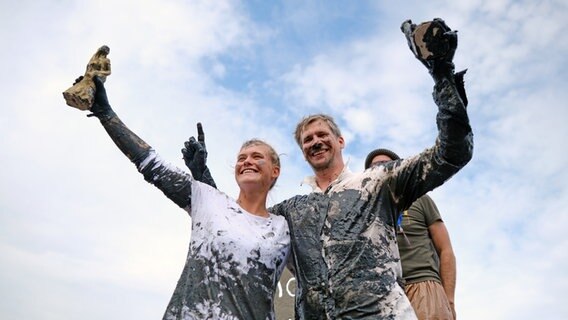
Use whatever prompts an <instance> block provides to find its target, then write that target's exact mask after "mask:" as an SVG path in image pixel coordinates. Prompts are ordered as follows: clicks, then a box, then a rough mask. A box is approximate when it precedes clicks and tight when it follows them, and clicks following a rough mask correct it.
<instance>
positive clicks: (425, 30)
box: [400, 18, 467, 106]
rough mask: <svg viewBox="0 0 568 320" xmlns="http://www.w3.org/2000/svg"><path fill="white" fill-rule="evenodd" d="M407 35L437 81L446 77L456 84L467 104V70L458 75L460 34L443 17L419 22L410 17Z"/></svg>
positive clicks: (403, 29)
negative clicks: (415, 22)
mask: <svg viewBox="0 0 568 320" xmlns="http://www.w3.org/2000/svg"><path fill="white" fill-rule="evenodd" d="M400 29H401V30H402V32H403V33H404V35H405V36H406V40H407V42H408V47H409V48H410V50H411V51H412V53H414V56H415V57H416V58H417V59H418V60H419V61H420V62H422V64H424V65H425V66H426V68H428V71H429V72H430V75H432V78H434V81H435V82H436V83H438V82H439V81H441V80H442V79H444V78H446V79H448V80H450V81H453V82H454V83H455V84H456V88H457V90H458V93H459V95H460V97H461V98H462V101H463V103H464V104H465V105H466V106H467V96H466V94H465V88H464V81H463V78H464V75H465V73H466V71H467V69H465V70H462V71H460V72H458V73H455V74H454V69H455V67H454V63H453V61H452V60H453V59H454V54H455V53H456V49H457V47H458V34H457V31H455V30H454V31H453V30H452V29H450V27H448V25H447V24H446V22H444V20H442V19H440V18H435V19H434V20H432V21H428V22H423V23H421V24H419V25H415V24H414V23H412V21H411V20H406V21H404V22H403V23H402V25H401V26H400Z"/></svg>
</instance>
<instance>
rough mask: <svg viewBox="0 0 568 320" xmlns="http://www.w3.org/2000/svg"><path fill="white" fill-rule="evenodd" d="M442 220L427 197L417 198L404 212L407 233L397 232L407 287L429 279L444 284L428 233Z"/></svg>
mask: <svg viewBox="0 0 568 320" xmlns="http://www.w3.org/2000/svg"><path fill="white" fill-rule="evenodd" d="M441 220H442V218H441V216H440V212H438V208H437V207H436V204H435V203H434V201H432V199H431V198H430V197H429V196H428V195H424V196H422V197H420V198H418V200H416V201H415V202H414V203H413V204H412V205H411V206H410V208H408V210H406V211H404V212H403V213H402V222H401V226H402V229H403V231H404V234H403V233H402V232H400V230H398V232H397V239H398V250H399V252H400V261H401V264H402V276H403V278H404V280H405V281H406V283H407V284H408V283H415V282H421V281H426V280H434V281H438V282H441V280H440V258H439V257H438V253H437V252H436V248H435V247H434V243H433V242H432V239H431V238H430V233H429V232H428V227H429V226H430V225H432V224H433V223H434V222H436V221H441ZM404 235H406V237H405V236H404Z"/></svg>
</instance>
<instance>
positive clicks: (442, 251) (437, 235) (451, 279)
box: [428, 220, 456, 319]
mask: <svg viewBox="0 0 568 320" xmlns="http://www.w3.org/2000/svg"><path fill="white" fill-rule="evenodd" d="M428 232H429V233H430V237H431V238H432V242H433V243H434V247H435V248H436V251H437V252H438V256H439V257H440V278H441V279H442V286H443V287H444V291H445V292H446V296H447V297H448V300H449V301H450V306H451V308H452V313H453V314H454V319H455V317H456V311H455V307H454V293H455V288H456V257H455V255H454V250H453V249H452V243H451V241H450V235H449V233H448V230H447V229H446V225H445V224H444V222H442V221H440V220H438V221H436V222H434V223H433V224H431V225H430V226H429V227H428Z"/></svg>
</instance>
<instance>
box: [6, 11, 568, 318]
mask: <svg viewBox="0 0 568 320" xmlns="http://www.w3.org/2000/svg"><path fill="white" fill-rule="evenodd" d="M403 3H404V4H403ZM567 6H568V5H567V3H566V1H563V0H557V1H555V0H547V1H546V0H545V1H529V0H527V1H506V0H464V1H459V2H458V1H406V2H401V1H347V0H346V1H323V0H322V1H305V0H302V1H295V0H291V1H288V0H287V1H261V0H254V1H243V2H240V1H229V0H227V1H222V0H216V1H206V0H204V1H181V0H180V1H177V0H159V1H150V0H148V1H120V0H114V1H72V0H66V1H55V0H53V1H37V0H21V1H1V2H0V18H1V19H0V21H2V22H1V25H2V28H0V39H2V47H3V50H1V51H0V60H1V61H4V62H3V67H2V72H0V97H1V99H2V102H1V103H0V108H1V111H2V116H1V117H0V136H1V138H0V150H1V152H2V153H1V158H2V168H3V170H2V171H1V172H0V188H1V190H0V290H1V294H0V296H1V299H0V318H2V319H47V320H55V319H159V318H161V317H162V315H163V312H164V310H165V308H166V305H167V303H168V301H169V299H170V297H171V294H172V292H173V289H174V287H175V285H176V282H177V279H178V278H179V275H180V273H181V270H182V267H183V264H184V262H185V258H186V254H187V248H188V244H189V236H190V220H189V218H188V216H187V214H186V213H185V212H184V211H183V210H181V209H179V208H178V207H177V206H176V205H175V204H173V203H172V202H171V201H170V200H168V199H167V198H166V197H165V196H164V195H163V194H162V193H161V192H160V191H159V190H157V189H155V188H154V187H153V186H151V185H150V184H148V183H146V182H145V181H144V180H143V179H142V176H140V174H138V172H137V171H136V169H135V167H134V166H133V165H132V164H131V163H130V162H129V161H128V160H127V158H126V157H125V156H123V155H122V153H120V152H119V151H118V149H117V148H116V147H115V145H114V144H113V143H112V142H111V140H110V138H109V137H108V136H107V134H106V133H105V131H104V130H103V128H102V127H101V125H100V124H99V122H98V121H97V120H96V119H94V118H87V117H86V114H87V112H83V111H79V110H77V109H74V108H71V107H68V106H67V105H66V104H65V101H64V99H63V97H62V94H61V93H62V92H63V91H64V90H65V89H67V88H68V87H70V86H71V84H72V83H73V80H74V79H75V78H76V77H77V76H79V75H81V74H83V72H84V70H85V66H86V64H87V62H88V60H89V58H90V57H91V55H92V54H93V53H94V52H95V51H96V49H97V48H98V47H100V46H101V45H108V46H109V47H110V50H111V51H110V55H109V56H108V57H109V58H110V59H111V61H112V75H111V76H109V78H108V79H107V82H106V87H107V93H108V96H109V100H110V103H111V105H112V106H113V108H114V110H115V111H116V112H117V114H119V116H120V117H121V119H122V120H123V121H124V122H125V123H126V124H127V125H128V126H129V127H130V128H131V129H132V130H133V131H134V132H136V133H137V134H138V135H139V136H141V137H142V138H143V139H145V140H146V141H147V142H148V143H149V144H150V145H152V146H153V147H154V148H155V149H156V150H157V151H158V152H159V153H160V154H161V155H162V156H163V157H164V158H166V159H168V160H169V161H171V162H172V163H174V164H176V165H178V166H180V167H183V161H182V159H181V153H180V149H181V148H182V146H183V142H184V141H185V140H186V139H187V138H188V137H189V136H191V135H194V134H195V124H196V122H198V121H201V122H202V123H203V126H204V128H205V133H206V141H207V143H208V149H209V167H210V168H211V171H212V173H213V175H214V176H215V178H216V180H217V184H218V186H219V188H220V189H221V190H223V191H225V192H226V193H228V194H229V195H231V196H236V195H237V190H238V188H237V185H236V183H235V181H234V177H233V173H232V172H233V167H232V165H233V163H234V162H235V156H236V153H237V151H238V148H239V146H240V144H241V143H242V142H243V141H244V140H245V139H249V138H252V137H257V138H261V139H264V140H266V141H268V142H270V143H271V144H272V145H273V146H274V147H275V148H276V150H277V151H278V152H279V153H280V154H281V158H282V175H281V177H280V179H279V182H278V184H277V185H276V187H275V189H274V190H273V191H272V192H271V195H270V204H274V203H277V202H279V201H282V200H285V199H287V198H289V197H291V196H293V195H295V194H297V193H306V192H308V191H309V190H308V189H307V187H306V186H300V182H301V180H302V179H303V178H304V177H305V176H306V175H309V174H311V170H310V168H309V166H308V165H307V164H306V163H305V161H304V160H303V158H302V156H301V153H300V150H299V148H298V147H297V146H296V145H295V142H294V140H293V136H292V132H293V130H294V128H295V125H296V123H297V121H298V120H299V119H300V118H301V117H302V116H305V115H307V114H310V113H319V112H325V113H329V114H331V115H332V116H334V117H335V118H336V120H337V121H338V122H339V124H340V126H341V128H342V130H343V134H344V136H345V138H346V143H347V147H346V149H345V152H344V153H345V156H346V158H348V159H349V167H350V168H351V170H354V171H358V170H361V169H362V167H363V160H364V158H365V156H366V155H367V153H368V152H369V151H370V150H372V149H374V148H377V147H384V148H390V149H392V150H394V151H396V152H397V153H398V154H399V155H400V156H402V157H408V156H411V155H413V154H416V153H418V152H420V151H422V150H423V149H424V148H427V147H429V146H431V145H432V144H433V143H434V140H435V137H436V126H435V115H436V111H437V107H436V105H435V104H434V102H433V101H432V95H431V92H432V86H433V81H432V80H431V78H430V76H429V75H428V73H427V71H426V69H425V68H424V67H423V66H422V64H420V63H419V62H418V61H417V60H416V59H415V58H414V56H413V55H412V54H411V52H410V51H409V50H408V47H407V44H406V40H405V38H404V36H403V34H402V33H401V32H400V29H399V27H400V24H401V23H402V22H403V21H404V20H405V19H408V18H410V19H412V20H413V21H415V22H421V21H425V20H429V19H432V18H434V17H441V18H444V19H445V21H446V22H447V24H448V25H449V26H450V27H452V28H453V29H457V30H459V32H458V35H459V48H458V51H457V53H456V57H455V63H456V68H457V69H460V70H461V69H464V68H468V70H469V71H468V73H467V75H466V88H467V92H468V96H469V114H470V117H471V124H472V127H473V129H474V134H475V150H474V157H473V160H472V161H471V162H470V163H469V164H468V165H467V166H466V167H465V168H464V169H463V170H462V171H460V172H459V173H458V174H457V175H456V176H455V177H454V178H452V179H451V180H450V181H449V182H447V183H446V184H445V185H443V186H442V187H440V188H438V189H436V190H435V191H433V192H431V196H432V198H433V199H434V200H435V202H436V203H437V205H438V207H439V209H440V211H441V214H442V216H443V218H444V220H445V222H446V225H447V227H448V230H449V232H450V236H451V240H452V244H453V247H454V251H455V253H456V256H457V261H458V282H457V292H456V309H457V313H458V317H459V318H460V319H461V320H465V319H527V320H528V319H530V320H532V319H567V318H568V304H566V292H567V290H568V237H567V236H566V232H567V228H568V214H567V212H566V211H567V210H568V209H567V208H568V183H567V181H568V170H566V165H567V164H568V150H567V148H568V147H567V146H568V142H567V141H566V140H567V139H568V125H567V124H566V123H567V121H568V105H567V101H568V90H567V89H568V81H567V79H568V77H567V73H568V64H567V62H568V61H567V58H566V57H567V56H568V36H567V32H566V30H568V22H567V21H568V20H567V19H566V17H568V8H567Z"/></svg>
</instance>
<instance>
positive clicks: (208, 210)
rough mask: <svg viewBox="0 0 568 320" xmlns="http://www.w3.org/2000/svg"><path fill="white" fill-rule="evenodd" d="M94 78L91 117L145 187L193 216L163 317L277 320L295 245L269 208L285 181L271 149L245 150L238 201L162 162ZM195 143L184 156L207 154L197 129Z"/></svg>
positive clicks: (247, 146)
mask: <svg viewBox="0 0 568 320" xmlns="http://www.w3.org/2000/svg"><path fill="white" fill-rule="evenodd" d="M93 80H94V83H95V85H96V92H95V102H94V104H93V107H92V108H91V112H92V116H95V117H97V118H99V119H100V121H101V123H102V125H103V127H104V128H105V130H106V131H107V133H108V134H109V136H110V137H111V138H112V140H113V141H114V143H115V144H116V145H117V146H118V148H119V149H120V150H121V151H122V152H123V153H124V154H125V155H126V156H127V157H128V158H129V159H130V160H131V161H132V162H133V163H134V164H135V165H136V167H137V168H138V171H139V172H140V173H141V174H142V175H143V176H144V178H145V179H146V181H148V182H150V183H151V184H153V185H154V186H156V187H157V188H159V189H160V190H161V191H162V192H163V193H164V194H165V195H166V196H167V197H168V198H170V199H171V200H172V201H174V202H175V203H176V204H177V205H178V206H179V207H181V208H182V209H184V210H186V211H187V212H188V213H189V215H190V216H191V224H192V227H191V231H192V232H191V240H190V241H191V242H190V246H189V253H188V255H187V260H186V263H185V267H184V269H183V272H182V275H181V277H180V279H179V281H178V284H177V287H176V289H175V291H174V294H173V296H172V298H171V300H170V303H169V305H168V307H167V309H166V312H165V314H164V319H263V320H264V319H274V318H275V313H274V293H275V291H276V289H277V283H278V280H279V278H280V275H281V273H282V271H283V269H284V265H285V263H286V260H287V258H288V253H289V246H290V236H289V230H288V225H287V223H286V220H285V219H284V218H283V217H279V216H275V215H272V214H270V213H269V212H268V211H267V209H266V198H267V194H268V191H269V190H270V188H271V187H272V186H273V185H274V183H275V182H276V179H277V178H278V176H279V175H280V161H279V159H278V155H277V154H276V152H275V151H274V149H273V148H272V147H271V146H270V145H269V144H267V143H265V142H263V141H261V140H257V139H253V140H249V141H247V142H245V143H244V144H243V146H242V147H241V150H240V152H239V154H238V156H237V163H236V165H235V179H236V181H237V183H238V185H239V188H240V193H239V197H238V199H237V200H236V201H235V200H234V199H232V198H230V197H228V196H227V195H225V194H224V193H222V192H220V191H218V190H217V189H216V188H214V187H211V186H209V185H206V184H204V183H201V182H198V181H196V180H195V179H194V177H193V176H191V175H190V174H189V173H187V172H184V171H182V170H180V169H178V168H176V167H173V166H171V165H169V164H168V163H166V162H164V161H163V160H162V159H161V158H160V156H159V155H158V154H157V153H156V152H155V151H154V150H153V149H152V148H151V147H150V146H149V145H148V144H147V143H146V142H145V141H143V140H142V139H140V138H139V137H138V136H137V135H136V134H134V132H132V131H131V130H130V129H128V127H126V126H125V125H124V124H123V123H122V121H121V120H120V119H119V118H118V116H117V115H116V114H115V113H114V111H113V110H112V108H111V107H110V104H109V103H108V99H107V95H106V90H105V88H104V85H103V83H102V81H101V79H99V78H98V77H95V78H94V79H93ZM198 139H199V140H198V141H196V140H195V139H194V138H192V139H190V140H189V141H188V142H187V143H186V150H185V151H186V152H189V150H191V151H192V152H193V151H195V152H198V153H199V152H201V153H204V152H205V145H204V144H205V142H204V137H203V135H202V131H201V132H200V130H199V126H198ZM187 149H189V150H187ZM184 155H185V153H184ZM204 163H205V162H204V161H203V164H204ZM190 164H191V165H193V164H194V163H190Z"/></svg>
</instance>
